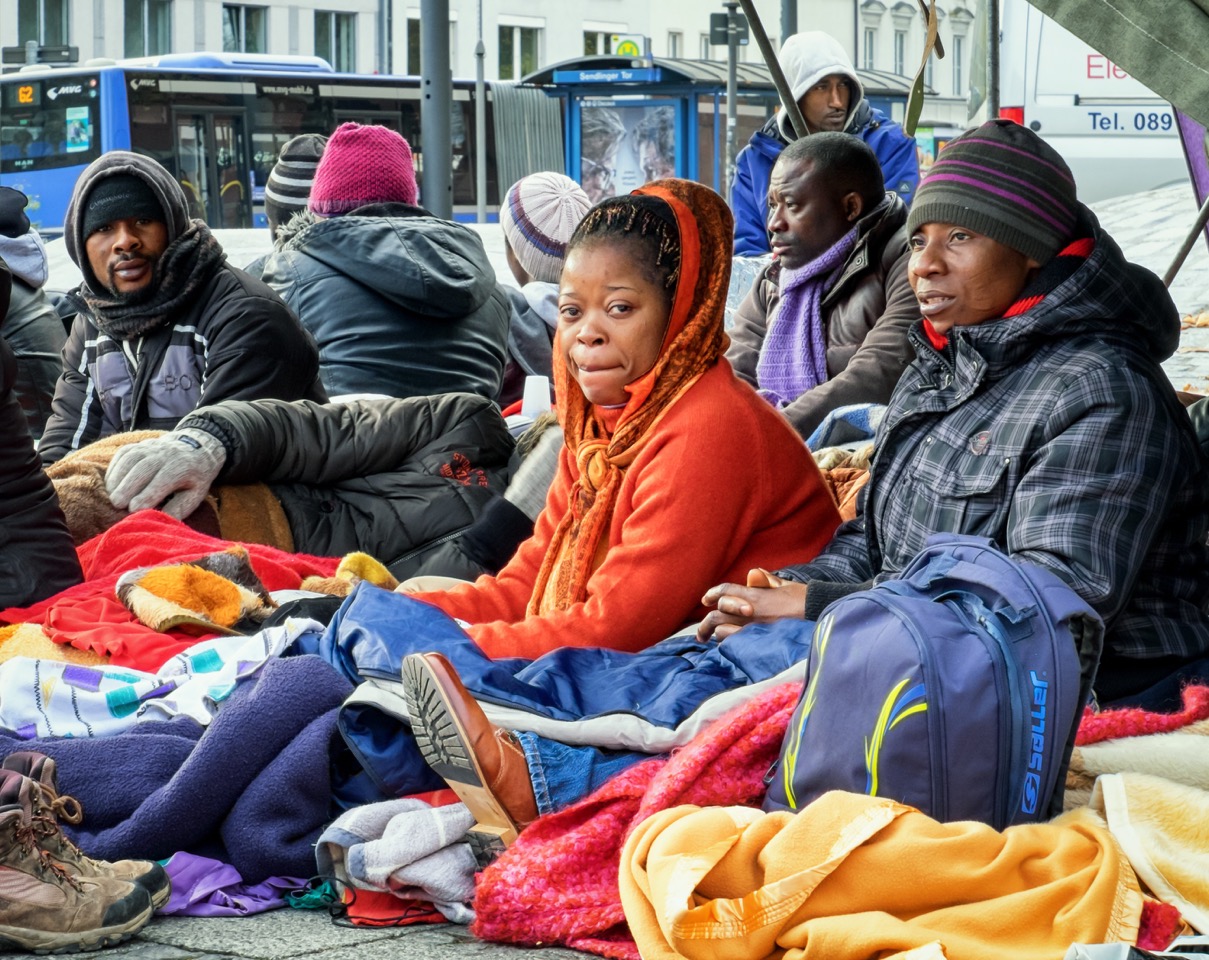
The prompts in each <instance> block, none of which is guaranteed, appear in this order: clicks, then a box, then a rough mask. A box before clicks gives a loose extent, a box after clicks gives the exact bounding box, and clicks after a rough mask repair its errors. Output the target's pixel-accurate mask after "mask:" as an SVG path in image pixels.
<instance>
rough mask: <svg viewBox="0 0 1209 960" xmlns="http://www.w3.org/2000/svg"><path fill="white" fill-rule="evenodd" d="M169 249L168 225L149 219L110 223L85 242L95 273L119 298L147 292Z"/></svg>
mask: <svg viewBox="0 0 1209 960" xmlns="http://www.w3.org/2000/svg"><path fill="white" fill-rule="evenodd" d="M167 249H168V226H167V224H165V223H164V222H163V221H162V220H151V219H148V218H147V217H125V218H123V219H121V220H111V221H110V222H109V223H107V224H105V225H104V226H102V227H101V228H100V229H98V230H94V231H93V232H92V233H90V234H89V235H88V237H87V239H85V241H84V252H85V253H86V254H87V255H88V265H89V266H90V267H92V272H93V273H94V274H95V275H96V277H97V279H98V280H100V281H101V283H103V284H105V286H106V287H108V288H109V290H110V291H111V292H112V293H114V294H116V295H117V296H118V297H130V296H137V295H138V294H140V293H142V292H144V291H145V290H146V289H147V288H148V287H149V286H150V284H151V280H152V278H153V276H154V274H155V264H156V262H157V261H158V260H159V258H160V257H161V256H162V255H163V253H164V251H165V250H167Z"/></svg>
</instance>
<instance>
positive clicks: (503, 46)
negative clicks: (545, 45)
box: [499, 24, 542, 80]
mask: <svg viewBox="0 0 1209 960" xmlns="http://www.w3.org/2000/svg"><path fill="white" fill-rule="evenodd" d="M499 34H500V46H499V50H500V79H501V80H519V79H521V77H525V76H528V75H529V74H531V73H533V71H535V70H536V69H537V68H538V67H539V66H540V65H541V34H542V31H541V28H540V27H513V26H509V25H506V24H501V25H500V31H499Z"/></svg>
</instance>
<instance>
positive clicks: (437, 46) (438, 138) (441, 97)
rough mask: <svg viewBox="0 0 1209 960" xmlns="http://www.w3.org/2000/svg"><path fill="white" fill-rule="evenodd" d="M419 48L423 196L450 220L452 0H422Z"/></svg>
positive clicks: (431, 208) (431, 207) (427, 204)
mask: <svg viewBox="0 0 1209 960" xmlns="http://www.w3.org/2000/svg"><path fill="white" fill-rule="evenodd" d="M420 50H421V54H420V91H421V93H422V98H421V100H420V145H421V150H420V166H421V171H420V173H421V181H420V182H421V200H422V202H423V204H424V206H425V207H427V208H428V210H429V211H430V212H431V213H432V214H433V215H434V216H438V217H441V218H443V219H445V220H451V219H453V188H452V183H451V177H450V171H451V169H452V167H453V147H452V142H451V141H450V139H449V136H450V134H449V114H450V111H451V108H452V105H453V79H452V77H451V76H450V73H449V0H420Z"/></svg>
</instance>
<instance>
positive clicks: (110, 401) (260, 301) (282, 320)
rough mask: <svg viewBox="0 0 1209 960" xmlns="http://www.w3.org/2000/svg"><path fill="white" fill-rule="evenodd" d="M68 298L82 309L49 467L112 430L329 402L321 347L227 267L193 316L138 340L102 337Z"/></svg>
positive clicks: (269, 295) (53, 425)
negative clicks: (205, 412)
mask: <svg viewBox="0 0 1209 960" xmlns="http://www.w3.org/2000/svg"><path fill="white" fill-rule="evenodd" d="M69 296H70V297H71V298H72V301H73V304H74V305H75V307H76V308H77V310H78V311H79V312H78V313H77V314H76V317H75V320H74V321H73V322H72V327H71V334H70V335H69V336H68V338H67V346H66V347H64V349H63V373H62V376H61V377H60V378H59V383H58V386H57V388H56V390H55V398H54V403H53V411H54V412H53V414H52V415H51V418H50V421H49V422H48V423H47V425H46V432H45V433H44V434H43V436H42V442H41V444H39V446H38V452H39V453H40V454H41V456H42V461H43V462H44V463H54V462H55V461H56V460H59V459H61V458H62V457H64V456H65V455H66V454H67V453H69V452H70V451H72V450H78V449H79V448H80V447H83V446H85V445H86V444H89V443H92V441H94V440H100V439H101V438H102V437H108V436H110V435H111V434H114V433H125V432H126V431H128V430H171V429H172V428H173V427H175V426H176V424H177V421H178V420H180V418H181V417H183V416H184V415H185V414H187V413H191V412H192V411H193V410H194V409H196V408H197V407H199V406H203V405H205V404H211V403H218V402H219V401H222V400H231V399H238V400H242V399H256V398H261V397H276V398H280V399H282V400H297V399H309V400H324V399H326V394H325V393H324V392H323V387H322V385H321V384H320V382H319V354H318V351H317V349H316V347H315V342H314V340H312V339H311V337H310V335H309V334H308V333H307V332H306V331H305V330H304V329H303V328H302V326H301V324H299V322H298V319H297V318H296V317H295V316H294V315H293V313H291V312H290V309H289V307H287V306H286V305H285V304H284V303H283V302H282V301H281V298H280V297H278V296H277V295H276V294H275V293H274V292H273V291H272V290H270V289H269V288H268V287H267V286H265V284H264V283H262V282H261V281H259V280H257V279H255V278H254V277H250V276H248V275H247V274H246V273H244V272H243V271H242V270H238V269H236V268H235V267H232V266H230V265H229V264H225V263H224V264H222V265H221V266H219V267H218V269H216V270H215V271H214V275H213V277H212V278H211V279H210V281H209V282H208V284H207V285H206V288H205V292H204V293H203V294H202V295H201V296H200V297H199V298H198V299H197V301H196V302H195V303H194V305H193V307H192V309H190V310H188V311H187V312H183V313H182V315H181V316H180V317H177V318H176V319H174V320H173V321H172V322H171V323H168V324H165V325H164V326H161V327H159V328H157V329H155V330H152V331H151V332H150V333H147V334H146V335H144V336H142V337H140V338H138V339H136V340H115V339H114V338H112V337H110V336H109V335H108V334H105V333H102V332H101V331H100V330H99V329H98V328H97V325H96V321H95V320H94V318H93V316H92V314H91V313H90V312H89V310H88V307H87V306H86V305H85V303H84V301H83V299H82V298H80V297H76V296H73V295H71V294H69Z"/></svg>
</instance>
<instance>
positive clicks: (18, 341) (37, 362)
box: [0, 230, 67, 440]
mask: <svg viewBox="0 0 1209 960" xmlns="http://www.w3.org/2000/svg"><path fill="white" fill-rule="evenodd" d="M0 259H2V260H3V261H4V262H5V263H6V264H8V267H9V269H10V270H11V271H12V274H13V290H12V297H11V298H10V300H9V304H8V311H7V312H6V313H5V314H4V315H3V316H0V335H2V336H3V337H4V339H5V340H7V341H8V345H9V346H10V347H12V350H13V355H14V356H15V357H16V360H17V369H16V376H15V378H14V380H13V383H12V392H13V395H14V396H15V397H16V398H17V401H18V402H19V403H20V404H21V409H22V411H23V412H24V413H25V420H26V422H27V423H28V424H29V432H30V433H31V434H32V435H33V437H34V439H35V440H36V439H38V438H39V437H41V436H42V431H43V430H44V429H46V421H47V418H48V417H50V402H51V398H52V397H53V396H54V395H55V384H56V383H57V382H58V380H59V371H60V369H61V368H62V363H63V361H62V359H61V358H60V354H61V353H62V351H63V343H64V342H65V341H66V339H67V331H66V330H64V328H63V321H62V320H60V319H59V316H58V314H56V313H55V309H54V307H53V306H52V305H51V302H50V299H49V298H48V297H47V296H46V293H45V292H44V291H43V289H42V287H43V286H44V285H45V283H46V278H47V274H48V267H47V262H46V248H45V247H44V246H43V245H42V240H41V238H40V237H39V236H38V234H37V233H35V232H34V231H33V230H30V231H29V232H28V233H24V234H22V235H21V236H19V237H6V236H4V235H3V234H0Z"/></svg>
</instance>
